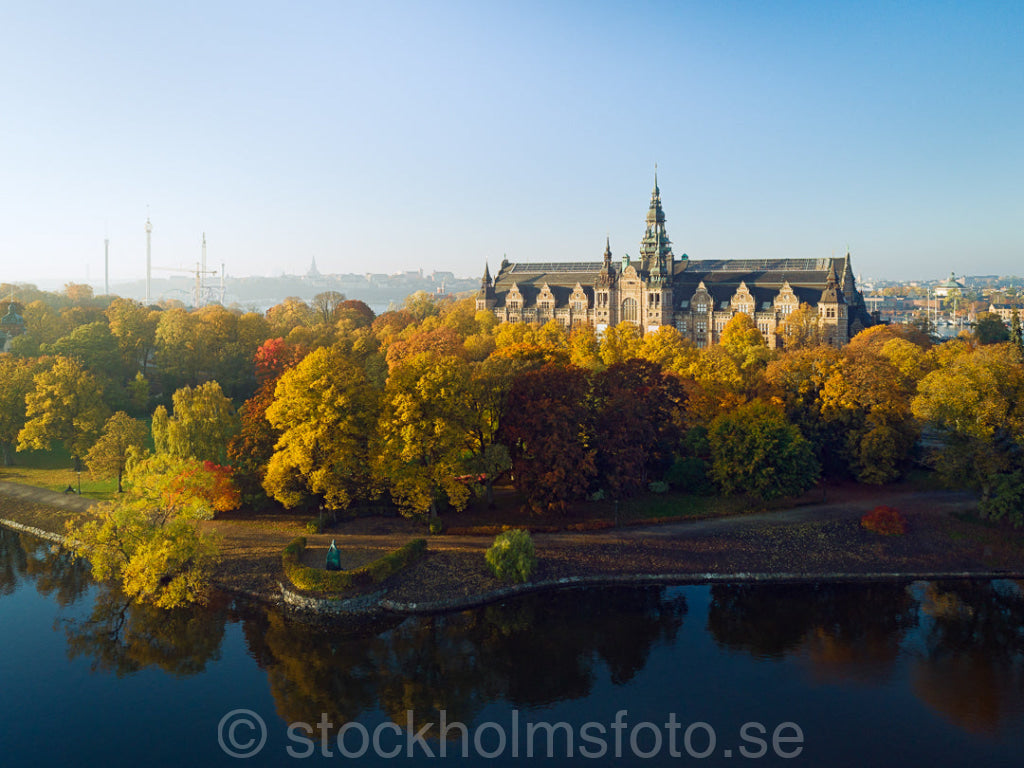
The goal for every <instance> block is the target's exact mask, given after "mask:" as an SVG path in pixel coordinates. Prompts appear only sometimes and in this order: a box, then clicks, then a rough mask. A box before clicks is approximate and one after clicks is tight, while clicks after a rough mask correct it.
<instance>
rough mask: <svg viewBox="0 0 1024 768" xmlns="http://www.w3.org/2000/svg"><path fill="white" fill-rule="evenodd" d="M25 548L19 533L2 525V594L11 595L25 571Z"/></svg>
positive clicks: (0, 536)
mask: <svg viewBox="0 0 1024 768" xmlns="http://www.w3.org/2000/svg"><path fill="white" fill-rule="evenodd" d="M26 559H27V558H26V555H25V548H24V547H23V546H22V545H21V541H20V538H19V534H18V533H16V532H15V531H11V530H8V529H7V528H4V527H2V526H0V595H10V594H12V593H13V592H14V589H15V587H17V586H18V582H19V581H20V580H21V579H20V578H19V577H20V576H21V575H22V574H24V573H25V563H26Z"/></svg>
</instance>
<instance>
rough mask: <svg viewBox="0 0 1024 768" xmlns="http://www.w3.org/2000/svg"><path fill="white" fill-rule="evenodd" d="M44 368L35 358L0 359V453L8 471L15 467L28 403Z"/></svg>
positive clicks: (11, 357)
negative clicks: (29, 395)
mask: <svg viewBox="0 0 1024 768" xmlns="http://www.w3.org/2000/svg"><path fill="white" fill-rule="evenodd" d="M45 365H46V364H45V363H44V362H41V361H40V360H38V359H34V358H29V359H22V358H17V357H13V356H11V355H0V381H2V382H3V386H0V453H2V454H3V463H4V466H5V467H9V466H11V465H12V464H13V463H14V448H15V446H16V445H17V442H18V433H19V432H21V430H22V428H23V427H24V426H25V419H26V415H25V409H26V404H25V400H26V398H27V397H28V394H29V393H30V392H32V391H33V389H34V388H35V381H34V377H35V375H36V374H37V373H39V372H40V369H41V368H43V367H45Z"/></svg>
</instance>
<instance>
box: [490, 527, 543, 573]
mask: <svg viewBox="0 0 1024 768" xmlns="http://www.w3.org/2000/svg"><path fill="white" fill-rule="evenodd" d="M487 564H488V565H489V566H490V567H491V571H492V572H493V573H494V575H495V576H497V577H498V578H499V579H512V581H515V582H519V583H520V584H521V583H523V582H525V581H526V580H528V579H529V578H530V576H532V575H533V571H534V569H535V568H536V567H537V554H536V552H535V550H534V548H533V539H531V538H530V533H529V531H524V530H523V529H521V528H516V529H514V530H511V531H505V532H504V533H499V534H498V535H497V536H496V537H495V539H494V544H492V545H491V548H490V549H488V550H487Z"/></svg>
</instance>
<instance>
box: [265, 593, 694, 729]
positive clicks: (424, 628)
mask: <svg viewBox="0 0 1024 768" xmlns="http://www.w3.org/2000/svg"><path fill="white" fill-rule="evenodd" d="M685 613H686V601H685V598H684V597H683V596H682V595H677V596H674V597H667V596H666V590H665V589H663V588H649V589H639V590H637V589H619V590H600V591H594V590H578V591H572V592H560V593H553V594H547V595H533V596H530V597H527V598H524V599H519V600H515V601H512V602H509V603H505V604H500V605H492V606H488V607H486V608H482V609H479V610H474V611H465V612H462V613H457V614H449V615H443V616H431V617H424V618H417V619H409V620H406V621H402V622H400V623H399V624H397V625H396V626H393V627H391V628H390V629H388V630H386V631H383V632H381V631H379V628H375V630H374V632H369V633H367V632H361V633H356V634H347V635H346V634H344V633H339V631H338V629H337V628H318V627H310V626H308V625H306V624H303V623H301V622H297V621H292V620H289V619H287V618H285V617H283V616H282V615H281V614H278V613H275V612H264V613H263V615H262V616H261V618H260V619H258V620H257V621H254V622H252V623H251V624H250V625H249V626H247V628H246V636H247V639H248V641H249V643H250V650H251V652H252V653H253V655H254V656H255V657H256V658H257V659H258V660H259V661H260V664H261V666H263V667H264V668H265V669H266V670H267V674H268V677H269V679H270V685H271V689H272V691H273V693H274V699H275V701H276V702H277V708H278V714H280V715H281V717H282V718H283V719H285V720H286V721H289V722H293V721H296V720H301V721H304V722H312V721H316V720H317V719H318V718H319V717H320V713H322V712H327V713H329V714H330V716H331V718H332V720H335V721H338V722H342V721H348V720H352V719H355V718H356V717H358V716H359V715H360V714H361V713H362V712H364V711H366V710H368V709H372V708H374V707H378V708H380V709H381V710H383V711H384V712H385V713H386V714H387V715H388V716H389V717H391V718H392V719H393V720H394V721H395V722H397V723H402V724H404V723H405V722H406V717H407V712H409V711H412V712H413V713H415V716H416V718H417V719H422V720H436V719H437V717H438V713H439V712H440V710H442V709H443V710H446V711H447V717H448V719H449V720H452V719H457V720H460V721H462V722H471V721H472V720H473V719H474V718H475V716H476V715H477V713H478V712H479V711H480V709H481V708H482V707H483V706H484V705H485V704H487V703H488V702H491V701H494V700H504V701H508V702H510V703H512V704H514V705H516V706H538V705H542V704H548V703H552V702H556V701H565V700H568V699H578V698H582V697H585V696H587V695H588V694H589V693H590V692H591V690H592V688H593V685H594V682H595V680H596V679H597V678H598V676H599V675H600V674H601V669H606V670H607V672H606V674H607V675H608V677H609V678H610V679H611V680H612V681H613V682H614V683H617V684H621V683H624V682H627V681H629V680H630V679H632V677H633V676H634V675H635V674H636V673H637V672H638V671H639V670H641V669H642V668H643V667H644V664H645V663H646V660H647V657H648V654H649V653H650V651H651V648H652V647H653V646H655V645H656V644H658V643H660V642H671V641H672V640H673V639H674V638H675V636H676V632H677V631H678V630H679V627H680V626H681V624H682V621H683V616H684V615H685ZM257 625H258V627H259V628H258V629H256V626H257ZM250 630H251V631H250Z"/></svg>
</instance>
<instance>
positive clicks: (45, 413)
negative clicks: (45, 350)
mask: <svg viewBox="0 0 1024 768" xmlns="http://www.w3.org/2000/svg"><path fill="white" fill-rule="evenodd" d="M33 382H34V384H35V387H34V389H33V391H32V392H29V393H28V395H27V396H26V398H25V406H26V407H25V416H26V421H25V426H24V427H23V428H22V429H21V431H20V432H19V433H18V450H19V451H25V450H30V449H42V450H46V449H48V448H49V447H50V445H51V444H52V442H53V441H54V440H59V441H61V442H62V443H63V444H64V447H65V448H66V449H67V451H68V453H69V454H71V457H72V459H73V460H74V462H75V466H76V467H77V466H79V462H80V461H81V460H82V458H83V457H84V456H85V454H86V452H87V451H88V450H89V447H90V446H91V445H92V444H93V443H94V442H95V441H96V438H97V437H99V434H100V430H101V429H102V428H103V424H104V422H105V421H106V419H107V413H108V411H107V407H106V405H104V404H103V388H102V386H101V385H100V384H99V382H98V381H97V380H96V377H95V376H93V375H92V374H91V373H89V372H88V371H87V370H85V368H83V367H82V365H81V364H80V363H78V362H76V361H75V360H72V359H71V358H67V357H56V358H54V360H53V365H52V366H51V367H50V368H49V369H48V370H45V371H42V372H41V373H37V374H36V375H35V377H34V378H33Z"/></svg>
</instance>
